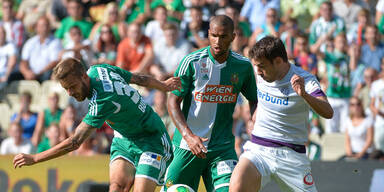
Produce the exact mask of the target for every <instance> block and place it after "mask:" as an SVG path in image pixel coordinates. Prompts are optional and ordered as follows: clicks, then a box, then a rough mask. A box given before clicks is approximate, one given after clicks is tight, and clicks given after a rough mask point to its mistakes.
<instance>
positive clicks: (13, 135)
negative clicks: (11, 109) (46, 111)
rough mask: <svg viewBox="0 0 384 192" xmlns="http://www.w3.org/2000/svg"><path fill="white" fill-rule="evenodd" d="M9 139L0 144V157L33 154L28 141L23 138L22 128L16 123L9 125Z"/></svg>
mask: <svg viewBox="0 0 384 192" xmlns="http://www.w3.org/2000/svg"><path fill="white" fill-rule="evenodd" d="M8 135H9V137H7V138H5V139H4V140H3V141H2V142H1V145H0V146H1V148H0V155H9V154H18V153H33V152H34V147H33V145H32V143H31V141H30V140H29V139H25V138H23V128H22V127H21V125H20V124H18V123H11V124H10V127H9V129H8Z"/></svg>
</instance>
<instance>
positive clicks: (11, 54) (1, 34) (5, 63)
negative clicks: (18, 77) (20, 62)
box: [0, 26, 17, 90]
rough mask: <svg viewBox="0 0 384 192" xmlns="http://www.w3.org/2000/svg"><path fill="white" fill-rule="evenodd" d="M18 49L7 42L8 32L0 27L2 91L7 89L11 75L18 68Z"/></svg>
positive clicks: (0, 83) (0, 80)
mask: <svg viewBox="0 0 384 192" xmlns="http://www.w3.org/2000/svg"><path fill="white" fill-rule="evenodd" d="M16 60H17V48H16V46H15V45H14V44H13V43H10V42H7V41H6V32H5V29H4V27H3V26H0V90H1V89H2V88H4V87H5V85H6V84H7V81H8V79H9V77H10V76H11V73H12V72H13V70H14V68H15V66H16Z"/></svg>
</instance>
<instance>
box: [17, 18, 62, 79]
mask: <svg viewBox="0 0 384 192" xmlns="http://www.w3.org/2000/svg"><path fill="white" fill-rule="evenodd" d="M50 30H51V28H50V24H49V20H48V18H47V17H44V16H43V17H40V19H39V20H38V21H37V23H36V33H37V35H35V36H34V37H32V38H30V39H28V41H27V42H26V43H25V45H24V47H23V50H22V54H21V62H20V72H21V73H22V74H23V76H24V79H26V80H39V81H44V80H48V79H50V77H51V73H52V68H53V67H55V66H56V64H57V63H58V55H59V53H60V51H61V49H62V46H61V43H60V40H59V39H56V38H55V37H54V36H53V35H52V34H51V32H50Z"/></svg>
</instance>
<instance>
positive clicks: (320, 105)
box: [291, 74, 333, 119]
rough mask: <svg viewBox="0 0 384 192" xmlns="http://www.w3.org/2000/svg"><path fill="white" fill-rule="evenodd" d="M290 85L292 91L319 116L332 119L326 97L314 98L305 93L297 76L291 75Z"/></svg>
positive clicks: (302, 82)
mask: <svg viewBox="0 0 384 192" xmlns="http://www.w3.org/2000/svg"><path fill="white" fill-rule="evenodd" d="M291 85H292V88H293V90H295V92H296V93H297V94H298V95H300V96H301V97H303V99H304V100H305V101H306V102H307V103H308V105H309V106H310V107H311V108H312V109H313V110H314V111H315V112H316V113H317V114H319V115H320V116H322V117H324V118H327V119H331V118H332V117H333V109H332V107H331V105H330V104H329V103H328V100H327V97H326V96H318V97H314V96H312V95H310V94H308V93H307V92H306V91H305V86H304V79H303V78H302V77H300V76H298V75H296V74H295V75H293V76H292V78H291Z"/></svg>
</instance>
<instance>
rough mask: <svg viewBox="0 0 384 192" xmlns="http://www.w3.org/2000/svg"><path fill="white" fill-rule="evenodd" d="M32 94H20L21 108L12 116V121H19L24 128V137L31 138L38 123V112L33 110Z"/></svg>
mask: <svg viewBox="0 0 384 192" xmlns="http://www.w3.org/2000/svg"><path fill="white" fill-rule="evenodd" d="M31 101H32V95H31V93H29V92H22V93H21V95H20V109H19V111H18V112H17V113H15V114H13V115H12V116H11V122H14V123H19V124H20V125H21V127H22V128H23V138H24V139H31V138H32V135H33V132H34V130H35V127H36V123H37V113H35V112H32V111H31V108H30V107H31Z"/></svg>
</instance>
